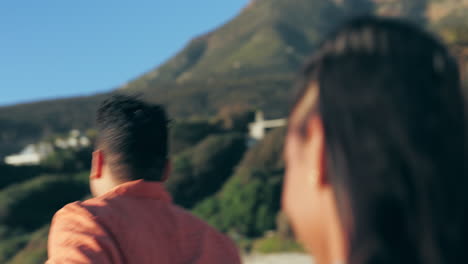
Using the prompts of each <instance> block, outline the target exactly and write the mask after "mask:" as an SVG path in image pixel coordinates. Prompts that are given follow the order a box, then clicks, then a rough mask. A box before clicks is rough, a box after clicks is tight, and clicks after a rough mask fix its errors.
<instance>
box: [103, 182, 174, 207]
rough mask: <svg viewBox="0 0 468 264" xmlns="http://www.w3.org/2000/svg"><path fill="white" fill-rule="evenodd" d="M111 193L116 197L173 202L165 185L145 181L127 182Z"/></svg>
mask: <svg viewBox="0 0 468 264" xmlns="http://www.w3.org/2000/svg"><path fill="white" fill-rule="evenodd" d="M110 193H112V194H116V195H125V196H133V197H143V198H152V199H156V200H162V201H165V202H171V201H172V198H171V195H170V194H169V193H168V192H167V191H166V189H165V188H164V185H163V183H161V182H151V181H144V180H136V181H131V182H126V183H122V184H120V185H118V186H117V187H115V188H114V189H112V190H111V191H110Z"/></svg>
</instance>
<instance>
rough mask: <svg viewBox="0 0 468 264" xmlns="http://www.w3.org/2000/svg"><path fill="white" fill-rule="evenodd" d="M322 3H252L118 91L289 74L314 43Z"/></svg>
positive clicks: (301, 0)
mask: <svg viewBox="0 0 468 264" xmlns="http://www.w3.org/2000/svg"><path fill="white" fill-rule="evenodd" d="M331 5H333V3H331V2H330V1H328V0H314V1H307V0H288V1H284V0H263V1H259V0H258V1H252V2H250V4H249V5H248V6H247V7H245V8H244V9H243V10H242V12H241V13H240V14H239V15H238V16H237V17H236V18H234V19H233V20H231V21H230V22H228V23H226V24H225V25H223V26H221V27H219V28H218V29H216V30H214V31H212V32H210V33H207V34H205V35H203V36H200V37H197V38H195V39H193V40H192V41H191V42H190V43H189V44H188V45H187V46H186V48H185V49H183V50H182V51H181V52H179V53H178V54H177V55H176V56H174V57H173V58H172V59H170V60H169V61H168V62H166V63H165V64H163V65H162V66H161V67H157V68H156V69H154V70H152V71H150V72H148V73H147V74H145V75H143V76H141V77H139V78H138V79H136V80H134V81H133V82H130V84H128V85H126V86H125V87H122V88H123V89H141V88H142V87H145V86H154V85H155V84H163V83H164V82H173V81H175V82H177V83H187V82H190V81H193V80H206V79H210V78H211V79H214V78H227V79H232V78H238V77H246V76H258V75H272V74H278V73H279V74H284V73H293V72H295V71H296V69H297V67H298V66H299V65H300V64H301V63H302V61H303V59H304V57H305V56H306V55H307V54H309V53H310V51H311V50H312V48H313V47H314V45H316V43H317V41H318V40H319V38H320V36H321V34H320V22H321V21H320V20H321V12H322V11H323V10H325V9H326V8H329V7H330V6H331Z"/></svg>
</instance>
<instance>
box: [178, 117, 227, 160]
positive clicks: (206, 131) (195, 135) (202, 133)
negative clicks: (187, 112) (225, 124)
mask: <svg viewBox="0 0 468 264" xmlns="http://www.w3.org/2000/svg"><path fill="white" fill-rule="evenodd" d="M216 133H219V129H218V127H217V126H216V125H214V124H212V123H210V122H209V121H204V120H198V121H182V122H180V121H179V122H174V123H173V124H171V126H170V144H169V145H170V148H171V153H172V154H177V153H180V152H182V151H184V150H186V149H189V148H191V147H194V146H195V145H196V144H198V143H199V142H200V141H202V140H203V139H205V138H206V137H208V136H209V135H212V134H216Z"/></svg>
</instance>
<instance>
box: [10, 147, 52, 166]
mask: <svg viewBox="0 0 468 264" xmlns="http://www.w3.org/2000/svg"><path fill="white" fill-rule="evenodd" d="M52 152H53V147H52V145H51V144H49V143H39V144H36V145H34V144H30V145H28V146H26V147H25V148H24V149H23V150H22V151H21V152H20V153H18V154H14V155H10V156H7V157H5V163H6V164H8V165H13V166H21V165H38V164H39V163H40V162H41V160H43V159H44V158H45V157H47V156H48V155H50V154H51V153H52Z"/></svg>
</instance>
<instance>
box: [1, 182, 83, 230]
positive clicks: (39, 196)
mask: <svg viewBox="0 0 468 264" xmlns="http://www.w3.org/2000/svg"><path fill="white" fill-rule="evenodd" d="M88 189H89V188H88V185H87V183H86V182H85V181H84V179H83V176H82V175H80V176H69V177H64V176H63V175H59V176H57V175H55V176H41V177H38V178H35V179H32V180H29V181H26V182H23V183H19V184H15V185H11V186H10V187H8V188H6V189H4V190H3V191H1V192H0V225H6V226H8V227H9V228H21V229H24V230H26V231H32V230H34V229H36V228H39V227H41V226H43V225H44V224H46V223H48V222H49V221H50V220H51V217H52V216H53V214H54V213H55V211H57V210H58V209H60V208H61V207H63V206H64V205H65V204H67V203H69V202H72V201H75V200H78V199H80V198H82V197H83V196H84V195H86V194H87V193H88Z"/></svg>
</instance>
